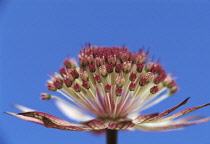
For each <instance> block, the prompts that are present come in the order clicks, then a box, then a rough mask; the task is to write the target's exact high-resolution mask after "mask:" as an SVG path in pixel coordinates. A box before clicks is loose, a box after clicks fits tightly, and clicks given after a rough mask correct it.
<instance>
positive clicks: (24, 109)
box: [14, 105, 35, 112]
mask: <svg viewBox="0 0 210 144" xmlns="http://www.w3.org/2000/svg"><path fill="white" fill-rule="evenodd" d="M14 107H15V108H17V109H19V110H21V111H22V112H29V111H35V110H33V109H30V108H27V107H25V106H22V105H14Z"/></svg>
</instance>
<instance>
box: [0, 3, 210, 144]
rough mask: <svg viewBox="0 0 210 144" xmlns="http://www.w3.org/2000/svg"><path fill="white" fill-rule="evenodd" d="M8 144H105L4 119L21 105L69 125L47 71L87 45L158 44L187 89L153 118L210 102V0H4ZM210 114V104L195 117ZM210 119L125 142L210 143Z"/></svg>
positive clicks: (1, 23) (126, 137) (1, 46)
mask: <svg viewBox="0 0 210 144" xmlns="http://www.w3.org/2000/svg"><path fill="white" fill-rule="evenodd" d="M0 5H1V6H0V64H1V70H0V84H1V87H0V144H29V143H30V144H37V143H40V144H43V143H48V144H49V143H52V144H70V143H77V144H83V143H88V144H89V143H91V144H105V137H104V136H94V135H92V134H90V133H88V132H71V131H62V130H56V129H50V128H45V127H43V126H39V125H37V124H33V123H30V122H25V121H22V120H19V119H17V118H15V117H12V116H9V115H6V114H4V113H3V112H4V111H12V112H18V111H17V110H16V109H14V108H13V107H12V105H13V104H21V105H24V106H27V107H31V108H33V109H36V110H39V111H43V112H47V113H51V114H54V115H56V116H59V117H61V118H64V119H66V120H68V118H66V117H65V116H63V115H62V114H61V113H60V112H59V110H57V109H56V107H55V106H54V105H53V103H52V102H50V101H41V100H40V93H41V92H48V91H47V90H46V88H45V83H46V80H47V79H48V76H47V74H49V73H50V71H52V72H56V71H57V70H58V69H59V68H60V67H61V65H62V61H63V60H64V59H65V58H66V57H67V56H71V57H76V55H77V54H78V53H79V50H80V48H81V47H82V45H84V44H85V43H86V42H91V43H92V44H93V45H103V46H105V45H106V46H114V45H117V46H121V45H124V44H125V45H126V46H127V47H128V48H129V49H131V50H132V51H134V52H135V51H137V50H138V49H139V48H140V47H142V46H143V45H144V46H145V48H148V47H150V57H152V56H155V58H156V59H158V58H160V59H161V64H163V65H164V68H165V69H166V71H167V72H172V73H173V74H174V76H176V77H177V83H178V85H179V87H180V88H181V90H180V91H179V92H178V93H177V94H176V95H174V96H173V97H171V98H169V99H167V100H165V101H164V102H162V103H160V104H159V105H157V106H155V107H153V108H151V109H150V110H148V111H145V113H146V112H147V113H150V112H161V111H163V110H165V109H167V108H170V107H172V106H174V105H176V104H177V103H179V102H181V101H182V100H184V99H185V98H187V97H189V96H190V97H191V99H190V101H189V102H188V104H187V105H185V106H182V107H181V108H179V110H182V109H184V108H187V107H192V106H197V105H201V104H204V103H208V102H210V93H209V91H210V84H209V83H210V75H209V73H210V1H209V0H186V1H185V2H183V1H181V0H177V1H175V0H174V1H172V0H162V1H160V0H157V1H155V0H148V1H147V2H146V0H145V1H141V0H130V1H120V0H112V1H96V0H95V1H93V0H88V1H85V0H83V1H82V0H2V1H0ZM193 114H194V115H196V114H201V115H205V116H210V107H205V108H203V109H200V110H198V111H195V112H193V113H191V114H190V115H193ZM209 137H210V122H208V123H205V124H201V125H195V126H190V127H187V128H186V129H184V130H181V131H172V132H164V133H149V132H141V131H134V132H123V131H122V132H120V133H119V143H120V144H128V143H134V144H137V143H138V144H155V143H161V144H168V143H170V144H177V143H178V144H186V143H189V144H197V143H199V144H210V139H209Z"/></svg>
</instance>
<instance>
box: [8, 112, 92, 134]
mask: <svg viewBox="0 0 210 144" xmlns="http://www.w3.org/2000/svg"><path fill="white" fill-rule="evenodd" d="M7 113H8V112H7ZM8 114H10V115H13V116H16V117H18V118H20V119H23V120H26V121H30V122H34V123H38V124H41V125H45V126H46V127H50V128H56V129H62V130H71V131H88V130H91V129H90V128H86V127H84V126H83V125H79V124H73V123H70V122H68V121H65V120H63V119H60V118H58V117H56V116H53V115H50V114H47V113H43V112H38V111H32V112H26V113H18V114H14V113H8Z"/></svg>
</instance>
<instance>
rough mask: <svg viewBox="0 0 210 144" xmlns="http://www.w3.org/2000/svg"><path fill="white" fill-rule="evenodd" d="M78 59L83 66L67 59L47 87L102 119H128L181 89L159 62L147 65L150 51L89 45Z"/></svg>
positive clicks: (150, 62)
mask: <svg viewBox="0 0 210 144" xmlns="http://www.w3.org/2000/svg"><path fill="white" fill-rule="evenodd" d="M78 57H79V65H80V66H77V64H76V62H75V60H73V59H66V60H65V61H64V63H63V64H64V66H65V67H63V68H61V69H60V70H59V72H60V74H55V76H54V77H53V78H52V79H51V80H49V81H48V82H47V88H48V90H50V91H58V92H60V93H62V94H63V95H64V96H65V97H67V98H68V99H69V100H71V101H72V103H74V104H75V105H76V106H78V107H80V108H83V109H84V110H85V111H87V112H89V113H91V114H93V115H95V116H96V117H98V118H107V119H120V118H127V116H128V115H129V114H132V113H134V112H140V111H142V110H144V109H146V108H148V107H150V106H152V105H154V104H155V103H157V102H158V101H160V100H161V99H163V98H165V97H167V96H169V95H171V94H173V93H175V92H176V91H177V90H178V87H177V85H176V83H175V82H174V80H173V79H172V78H171V77H170V75H167V74H166V73H165V71H164V69H163V68H162V66H161V65H160V64H159V63H158V62H152V61H148V62H146V61H147V57H148V52H146V53H144V52H143V50H139V51H138V52H137V53H132V52H130V51H129V50H128V49H127V48H125V47H98V46H91V45H88V46H87V47H86V48H84V49H82V50H81V52H80V54H79V56H78ZM164 92H165V93H164ZM44 96H45V97H46V95H44ZM47 96H48V95H47ZM158 97H159V98H158ZM156 98H157V99H156ZM43 99H49V96H48V97H47V98H43ZM154 99H156V100H155V101H154Z"/></svg>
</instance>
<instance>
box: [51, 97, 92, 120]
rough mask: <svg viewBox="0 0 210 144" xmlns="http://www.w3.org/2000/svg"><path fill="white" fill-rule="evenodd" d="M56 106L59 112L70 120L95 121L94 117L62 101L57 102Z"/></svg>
mask: <svg viewBox="0 0 210 144" xmlns="http://www.w3.org/2000/svg"><path fill="white" fill-rule="evenodd" d="M55 104H56V106H57V107H58V108H59V110H60V111H61V112H62V113H63V114H64V115H65V116H67V117H68V118H70V119H72V120H76V121H88V120H91V119H94V118H93V117H91V116H89V115H86V114H84V113H83V112H82V111H81V110H79V109H78V108H77V107H76V106H73V105H70V104H67V103H65V102H62V101H60V100H57V99H56V100H55Z"/></svg>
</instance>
